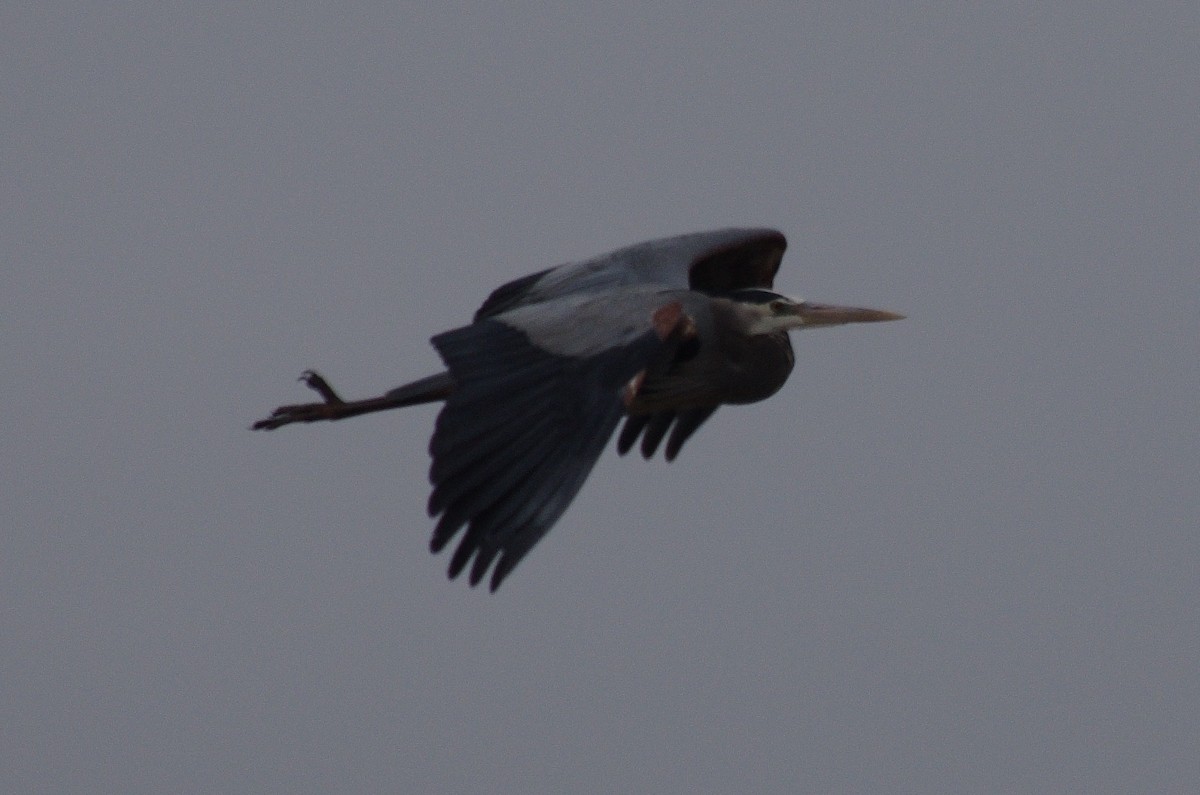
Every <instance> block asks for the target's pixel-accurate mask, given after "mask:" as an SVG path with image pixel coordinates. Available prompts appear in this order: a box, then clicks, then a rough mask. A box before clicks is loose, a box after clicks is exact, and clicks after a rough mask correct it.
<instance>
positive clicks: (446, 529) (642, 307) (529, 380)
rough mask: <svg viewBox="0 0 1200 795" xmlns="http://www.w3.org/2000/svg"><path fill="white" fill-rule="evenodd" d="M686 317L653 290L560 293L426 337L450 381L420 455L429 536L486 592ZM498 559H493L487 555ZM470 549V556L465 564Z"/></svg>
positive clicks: (596, 450)
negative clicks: (427, 490) (425, 466)
mask: <svg viewBox="0 0 1200 795" xmlns="http://www.w3.org/2000/svg"><path fill="white" fill-rule="evenodd" d="M688 326H689V323H688V319H687V317H686V315H684V313H683V308H682V304H681V303H680V302H679V301H677V300H673V299H672V298H671V297H670V296H664V295H663V294H661V293H659V292H657V291H644V290H643V291H634V292H632V293H628V294H618V295H615V296H607V297H606V298H605V299H603V300H602V299H599V298H596V297H592V298H589V299H580V298H579V297H575V298H573V299H572V298H568V299H561V300H559V301H555V302H551V303H549V304H542V305H539V306H538V307H536V308H534V307H531V308H526V309H519V310H515V311H513V312H509V313H507V314H505V315H504V316H502V317H500V318H489V319H484V320H481V321H479V322H476V323H474V324H472V325H470V326H466V327H463V328H459V329H455V330H453V331H448V332H446V333H444V334H440V335H438V336H436V337H434V338H433V344H434V346H435V347H436V348H437V350H438V352H439V353H440V354H441V356H442V358H443V360H444V361H445V362H446V366H447V367H448V368H449V370H450V374H451V376H452V377H453V379H454V383H455V389H454V392H453V393H452V394H451V395H450V397H449V398H448V399H447V401H446V405H445V408H443V409H442V412H441V414H440V415H438V419H437V425H436V428H435V430H434V434H433V439H432V440H431V441H430V453H431V454H432V456H433V464H432V466H431V468H430V475H429V476H430V480H431V481H432V483H433V487H434V488H433V493H432V494H431V495H430V498H429V512H430V515H431V516H439V515H440V517H441V518H440V519H439V521H438V524H437V527H436V528H435V529H434V532H433V538H432V539H431V542H430V546H431V547H432V549H433V551H435V552H437V551H439V550H441V549H442V548H443V547H444V546H445V545H446V544H447V543H448V542H449V541H450V540H451V538H453V537H454V535H455V534H456V533H457V532H458V531H459V529H460V528H462V527H463V526H464V525H466V531H465V533H464V534H463V536H462V539H461V540H460V541H459V544H458V548H457V550H456V551H455V553H454V555H453V557H452V558H451V561H450V576H451V577H455V576H457V575H458V574H459V573H460V572H461V571H463V570H464V569H465V568H466V566H467V564H468V563H471V572H470V582H471V584H472V585H475V584H477V583H478V582H479V581H480V580H481V579H483V577H484V575H485V574H486V573H487V570H488V569H489V567H491V565H492V563H493V561H496V566H495V569H494V570H493V571H492V577H491V589H492V590H495V589H496V588H497V587H499V585H500V583H501V582H502V581H503V580H504V578H505V577H506V576H508V574H509V573H510V572H511V571H512V570H513V568H514V567H515V566H516V565H517V563H518V562H520V560H521V558H522V557H523V556H524V555H525V553H527V552H528V551H529V550H530V549H531V548H532V547H533V545H534V544H536V543H537V541H538V540H539V539H540V538H541V537H542V536H543V535H545V533H546V532H547V531H548V530H549V529H550V527H551V526H552V525H553V524H554V523H555V522H556V521H557V520H558V518H559V517H560V516H561V515H562V513H563V512H564V511H565V510H566V509H567V506H568V505H569V504H570V502H571V500H572V499H574V497H575V495H576V494H577V493H578V492H579V489H580V487H582V485H583V481H584V480H585V479H586V478H587V475H588V473H589V472H591V469H592V467H593V466H594V465H595V463H596V460H597V459H598V458H599V457H600V453H601V452H602V451H603V449H604V446H605V444H606V443H607V442H608V439H609V437H610V436H611V435H612V433H613V430H614V429H615V428H616V426H617V423H618V421H619V420H620V417H621V415H622V413H623V412H624V404H623V402H622V392H623V390H624V389H625V387H626V386H627V385H628V384H629V382H630V380H631V379H633V378H634V377H635V376H636V375H637V374H638V373H639V372H641V371H642V370H644V369H645V368H646V367H647V366H649V365H650V364H651V363H652V362H654V361H655V360H656V359H657V358H659V357H661V356H669V355H670V352H671V349H672V347H673V346H674V345H675V344H676V343H677V340H678V339H679V337H680V335H681V334H683V333H685V330H686V329H687V328H688ZM497 558H498V560H497ZM472 559H473V562H472Z"/></svg>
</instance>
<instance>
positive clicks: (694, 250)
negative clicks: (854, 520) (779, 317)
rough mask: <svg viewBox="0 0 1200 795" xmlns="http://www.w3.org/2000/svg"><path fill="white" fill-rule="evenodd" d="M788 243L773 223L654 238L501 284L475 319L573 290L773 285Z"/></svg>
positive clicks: (714, 291)
mask: <svg viewBox="0 0 1200 795" xmlns="http://www.w3.org/2000/svg"><path fill="white" fill-rule="evenodd" d="M786 248H787V240H786V238H785V237H784V236H783V234H782V233H781V232H778V231H776V230H774V229H741V228H737V229H718V230H714V231H709V232H695V233H692V234H687V235H677V236H675V237H666V238H660V239H657V240H649V241H646V242H644V243H638V244H636V245H632V246H626V247H624V248H620V249H616V250H615V251H610V252H608V253H606V254H602V255H600V256H597V257H592V258H590V259H586V260H582V261H578V262H568V263H565V264H563V265H559V266H557V267H554V268H549V269H547V270H543V271H539V272H538V273H533V274H530V275H528V276H523V277H521V278H520V279H515V280H513V281H511V282H508V283H506V284H504V285H501V286H500V287H498V288H497V289H496V290H494V291H493V292H492V294H491V295H490V296H488V298H487V300H486V301H484V303H483V305H482V306H481V307H480V308H479V310H478V311H477V312H476V313H475V319H476V320H481V319H483V318H488V317H494V316H497V315H500V314H503V313H506V312H510V311H512V310H514V309H517V308H519V307H522V306H530V305H533V304H540V303H545V302H549V301H555V300H557V299H561V298H564V297H567V296H572V295H584V294H601V295H603V294H609V293H614V292H622V291H625V290H628V289H631V288H640V287H651V286H652V287H657V288H658V289H691V290H696V291H699V292H704V293H709V294H719V293H725V292H729V291H731V290H736V289H741V288H746V287H764V288H769V287H771V286H772V284H773V282H774V279H775V273H776V271H778V270H779V264H780V261H781V260H782V258H783V252H784V250H785V249H786Z"/></svg>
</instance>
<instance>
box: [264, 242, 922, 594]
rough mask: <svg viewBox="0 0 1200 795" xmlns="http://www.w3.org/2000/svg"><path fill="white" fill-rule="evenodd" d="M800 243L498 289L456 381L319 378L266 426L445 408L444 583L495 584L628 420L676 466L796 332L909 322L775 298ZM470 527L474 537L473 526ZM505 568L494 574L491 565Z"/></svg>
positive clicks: (651, 245) (437, 512)
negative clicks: (357, 395)
mask: <svg viewBox="0 0 1200 795" xmlns="http://www.w3.org/2000/svg"><path fill="white" fill-rule="evenodd" d="M786 247H787V241H786V239H785V238H784V236H783V235H782V234H781V233H779V232H777V231H775V230H772V229H722V230H717V231H712V232H699V233H695V234H689V235H680V236H677V237H668V238H663V239H660V240H651V241H648V242H645V243H639V244H637V245H633V246H628V247H626V248H621V249H618V250H616V251H612V252H610V253H608V254H603V255H601V256H598V257H594V258H592V259H588V260H583V261H580V262H572V263H567V264H564V265H559V266H558V267H555V268H550V269H548V270H544V271H540V272H538V273H534V274H531V275H529V276H525V277H523V278H520V279H517V280H515V281H512V282H509V283H508V284H505V285H503V286H501V287H500V288H498V289H496V290H495V291H494V292H493V293H492V294H491V295H490V296H489V297H488V298H487V300H486V301H484V302H483V305H482V306H481V307H480V308H479V310H478V311H477V312H476V313H475V318H474V320H473V322H472V323H470V324H469V325H466V326H462V327H461V328H456V329H453V330H451V331H446V332H443V333H441V334H438V335H437V336H435V337H433V339H432V343H433V346H434V348H436V349H437V352H438V354H439V355H440V356H441V358H442V360H443V361H444V362H445V365H446V371H445V372H441V373H437V374H435V375H431V376H428V377H426V378H422V379H420V380H418V381H414V382H412V383H409V384H405V385H403V386H399V387H396V388H395V389H392V390H390V391H388V392H385V393H384V394H382V395H380V396H378V397H373V398H367V399H365V400H343V399H342V398H341V397H340V396H339V395H338V393H337V392H335V391H334V389H333V388H332V387H331V386H330V385H329V383H328V382H327V381H326V380H325V379H324V378H323V377H322V376H321V375H319V374H318V373H316V372H315V371H312V370H308V371H305V372H304V374H303V375H302V376H301V379H300V380H302V381H303V382H304V383H305V384H306V385H307V386H308V387H310V388H311V389H313V390H314V391H315V392H317V393H318V394H319V395H320V396H321V401H320V402H317V403H304V404H298V405H289V406H280V407H279V408H277V409H275V411H274V412H272V413H271V415H270V416H269V417H267V418H266V419H262V420H259V421H258V422H256V423H254V425H253V428H254V429H257V430H273V429H275V428H279V427H281V426H284V425H289V424H291V423H295V422H317V421H322V420H341V419H346V418H347V417H355V416H358V415H360V414H367V413H370V412H376V411H384V410H387V409H395V408H401V407H404V406H414V405H418V404H422V403H432V402H437V401H444V402H445V405H444V406H443V408H442V410H441V413H440V414H439V415H438V418H437V422H436V424H435V426H434V431H433V438H432V439H431V441H430V443H429V452H430V454H431V456H432V458H433V463H432V465H431V467H430V471H429V479H430V482H431V483H432V485H433V492H432V494H431V495H430V497H429V515H430V516H431V517H434V518H436V519H437V525H436V527H435V528H434V530H433V536H432V539H431V541H430V547H431V549H432V550H433V551H434V552H439V551H441V550H442V549H443V548H444V547H445V546H446V545H447V544H449V543H450V541H451V540H452V539H453V538H454V537H455V536H456V535H458V534H459V531H460V530H461V531H463V532H462V535H461V538H460V539H459V541H458V546H457V548H456V549H455V552H454V554H453V555H452V556H451V559H450V566H449V574H450V577H451V578H454V577H457V576H458V575H459V574H460V573H461V572H463V571H465V570H467V569H468V567H469V574H468V580H469V582H470V584H471V585H472V586H475V585H477V584H478V583H479V582H480V581H482V580H483V579H484V578H485V577H486V575H487V573H488V571H489V569H490V570H491V582H490V589H491V590H492V591H495V590H496V589H497V588H498V587H499V586H500V584H501V583H502V582H503V581H504V579H505V578H506V577H507V576H508V575H509V574H510V573H511V572H512V570H513V568H514V567H516V565H517V564H518V563H519V562H520V561H521V559H522V558H523V557H524V556H525V554H526V553H528V552H529V550H530V549H531V548H532V547H533V546H534V544H536V543H537V542H538V541H539V540H540V539H541V538H542V536H544V535H545V534H546V532H547V531H549V530H550V528H551V527H552V526H553V525H554V523H555V522H556V521H558V519H559V517H561V516H562V514H563V512H564V511H565V510H566V509H567V506H569V505H570V503H571V500H573V499H574V498H575V495H576V494H578V493H579V489H580V488H581V487H582V486H583V482H584V480H585V479H586V478H587V476H588V473H590V472H591V470H592V467H593V466H594V465H595V464H596V461H597V459H599V457H600V454H601V452H603V450H604V447H605V446H606V444H607V443H608V440H609V438H611V437H612V435H613V432H614V431H616V429H617V426H618V425H619V424H620V423H621V420H622V418H624V426H623V427H622V429H621V432H620V434H619V435H618V437H617V451H618V452H619V453H620V454H622V455H624V454H625V453H627V452H628V451H629V450H630V449H632V448H633V447H634V445H639V446H640V449H641V453H642V455H643V456H644V457H645V458H650V457H652V456H653V455H654V454H655V452H656V451H657V450H658V449H659V446H660V445H661V444H662V442H663V441H664V439H665V440H666V446H665V447H664V452H663V455H664V457H665V458H666V459H667V460H668V461H670V460H672V459H674V458H675V456H676V455H678V454H679V451H680V448H682V447H683V444H684V442H686V441H687V440H688V438H689V437H690V436H691V435H692V434H693V433H695V432H696V430H697V429H698V428H699V427H700V426H701V425H702V424H703V423H704V422H705V420H707V419H708V418H709V417H711V416H712V414H713V412H714V411H716V410H717V408H718V407H719V406H721V405H724V404H744V403H754V402H757V401H760V400H764V399H766V398H768V397H770V396H771V395H773V394H775V392H777V391H778V390H779V388H780V387H782V386H783V384H784V382H785V381H787V378H788V375H789V374H790V373H791V371H792V367H793V365H794V364H795V358H794V356H793V353H792V346H791V342H790V340H789V338H788V332H789V331H791V330H794V329H804V328H816V327H822V326H832V325H839V324H843V323H871V322H879V321H885V320H899V319H901V318H902V317H903V315H898V314H895V313H893V312H885V311H882V310H879V309H861V308H856V307H845V306H833V305H830V304H819V303H814V302H811V301H804V300H800V299H797V298H789V297H787V296H785V295H781V294H779V293H777V292H774V291H773V289H772V287H773V285H774V280H775V273H776V271H777V270H778V269H779V263H780V260H781V259H782V258H783V252H784V249H785V248H786ZM464 528H465V529H464ZM493 563H494V564H495V565H494V566H493Z"/></svg>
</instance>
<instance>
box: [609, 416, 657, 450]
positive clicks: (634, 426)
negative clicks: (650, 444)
mask: <svg viewBox="0 0 1200 795" xmlns="http://www.w3.org/2000/svg"><path fill="white" fill-rule="evenodd" d="M649 421H650V415H649V414H630V415H628V416H627V417H625V424H624V425H623V426H621V435H620V436H618V437H617V453H618V454H619V455H625V454H626V453H628V452H629V451H630V449H631V448H632V447H633V445H634V443H635V442H637V440H638V436H640V435H641V433H642V429H643V428H645V427H646V423H648V422H649Z"/></svg>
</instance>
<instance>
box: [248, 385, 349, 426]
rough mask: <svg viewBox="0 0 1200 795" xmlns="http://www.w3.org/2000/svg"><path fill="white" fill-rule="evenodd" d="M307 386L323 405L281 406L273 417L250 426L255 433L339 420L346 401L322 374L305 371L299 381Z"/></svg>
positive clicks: (299, 404)
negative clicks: (319, 397) (300, 423)
mask: <svg viewBox="0 0 1200 795" xmlns="http://www.w3.org/2000/svg"><path fill="white" fill-rule="evenodd" d="M297 380H298V381H302V382H303V383H304V385H305V386H307V387H308V388H309V389H311V390H313V391H314V392H316V393H317V394H319V395H320V396H321V398H322V400H323V401H324V402H323V403H296V404H293V405H290V406H280V407H279V408H277V409H275V410H274V411H272V412H271V416H269V417H267V418H266V419H262V420H259V421H258V422H256V423H254V424H253V425H251V426H250V428H251V430H255V431H273V430H275V429H276V428H282V427H283V426H284V425H291V424H292V423H293V422H319V421H321V420H332V419H337V418H338V417H339V416H341V412H340V411H339V410H340V409H341V407H342V406H344V405H345V403H346V401H344V400H342V398H341V396H340V395H338V393H337V392H335V391H334V389H333V387H331V386H330V385H329V382H328V381H326V380H325V379H324V378H323V377H322V376H321V374H320V373H318V372H317V371H316V370H305V371H304V372H303V373H301V374H300V377H299V378H298V379H297Z"/></svg>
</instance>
